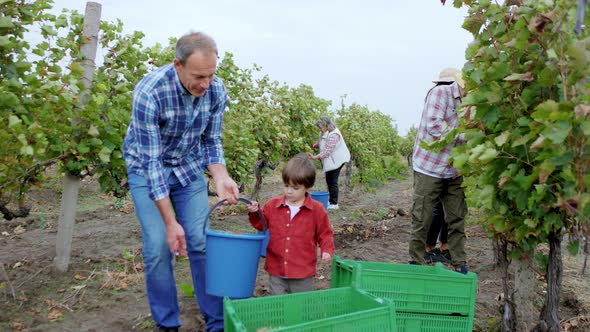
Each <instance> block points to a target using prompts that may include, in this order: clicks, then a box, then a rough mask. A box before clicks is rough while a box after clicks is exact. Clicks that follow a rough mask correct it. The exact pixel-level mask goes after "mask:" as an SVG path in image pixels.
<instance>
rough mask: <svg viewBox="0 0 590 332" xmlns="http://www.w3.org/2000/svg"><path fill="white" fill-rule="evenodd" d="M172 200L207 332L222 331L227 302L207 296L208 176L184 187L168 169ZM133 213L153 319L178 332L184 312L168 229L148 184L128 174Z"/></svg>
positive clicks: (141, 178)
mask: <svg viewBox="0 0 590 332" xmlns="http://www.w3.org/2000/svg"><path fill="white" fill-rule="evenodd" d="M165 175H166V178H167V179H168V185H169V187H170V200H171V201H172V205H173V207H174V211H175V212H176V219H177V220H178V223H180V225H181V226H182V228H183V229H184V232H185V234H186V235H185V236H186V242H187V251H188V256H189V262H190V267H191V273H192V278H193V285H194V289H195V295H196V297H197V303H198V305H199V308H200V311H201V313H202V314H203V317H204V319H205V323H206V326H205V328H206V329H207V331H210V332H213V331H223V299H222V298H221V297H216V296H210V295H207V294H206V292H205V273H206V271H205V263H206V258H205V235H204V233H203V225H204V223H205V222H207V221H208V212H209V206H208V194H207V184H206V181H205V177H204V175H202V176H201V177H200V178H199V179H198V180H196V181H194V182H192V183H191V184H189V185H187V186H186V187H182V185H181V184H180V183H179V182H178V179H177V178H176V176H175V175H174V174H173V173H172V172H171V170H170V169H166V174H165ZM128 177H129V188H130V190H131V195H132V197H133V203H134V204H135V212H136V214H137V218H138V219H139V222H140V224H141V231H142V239H143V261H144V270H145V282H146V289H147V295H148V301H149V304H150V308H151V312H152V318H153V319H154V321H155V322H156V324H158V325H159V326H163V327H175V326H180V325H181V322H180V318H179V316H180V310H179V308H178V298H177V294H176V282H175V280H174V271H173V266H172V254H171V253H170V248H169V247H168V244H167V243H166V227H165V226H164V221H163V220H162V216H161V215H160V211H159V210H158V207H157V206H156V204H155V203H154V201H153V200H152V199H150V197H149V186H148V183H147V180H146V179H145V178H144V177H143V176H140V175H137V174H128Z"/></svg>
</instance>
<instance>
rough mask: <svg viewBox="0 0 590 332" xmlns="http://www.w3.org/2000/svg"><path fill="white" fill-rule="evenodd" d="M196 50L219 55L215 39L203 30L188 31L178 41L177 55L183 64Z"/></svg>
mask: <svg viewBox="0 0 590 332" xmlns="http://www.w3.org/2000/svg"><path fill="white" fill-rule="evenodd" d="M195 51H200V52H202V53H203V54H205V55H209V54H211V53H215V55H216V56H218V55H219V54H218V53H217V44H216V43H215V40H213V38H211V37H210V36H209V35H207V34H205V33H203V32H191V33H188V34H186V35H184V36H182V37H180V39H179V40H178V41H177V42H176V54H175V57H176V58H177V59H178V60H179V61H180V64H182V65H183V66H184V65H185V63H186V60H187V59H188V57H189V56H191V54H193V53H194V52H195Z"/></svg>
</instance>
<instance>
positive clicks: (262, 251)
mask: <svg viewBox="0 0 590 332" xmlns="http://www.w3.org/2000/svg"><path fill="white" fill-rule="evenodd" d="M258 234H264V240H263V241H262V247H261V248H260V256H262V257H266V246H268V240H269V239H270V233H269V231H268V229H267V230H265V231H258Z"/></svg>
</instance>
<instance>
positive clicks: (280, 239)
mask: <svg viewBox="0 0 590 332" xmlns="http://www.w3.org/2000/svg"><path fill="white" fill-rule="evenodd" d="M315 174H316V173H315V168H314V166H313V164H312V163H311V161H309V160H308V159H307V157H306V156H302V157H300V156H296V157H294V158H292V159H291V160H289V161H288V162H287V164H286V165H285V168H284V169H283V173H282V176H283V183H284V188H283V195H281V196H276V197H273V198H271V199H270V200H269V201H268V202H266V204H265V205H264V208H263V209H262V215H263V216H264V220H265V221H266V225H267V227H268V229H269V232H270V239H269V242H268V246H267V247H266V262H265V265H264V269H265V270H266V271H267V272H268V274H269V285H270V293H271V294H273V295H275V294H288V293H297V292H305V291H311V290H313V289H314V287H313V277H314V276H315V274H316V264H317V247H318V246H319V247H320V249H321V257H322V262H325V263H327V262H330V261H331V259H332V256H333V255H334V232H333V230H332V224H331V223H330V218H329V217H328V213H327V212H326V210H325V209H324V206H323V205H322V203H320V202H318V201H316V200H314V199H312V198H311V195H309V194H308V193H307V192H308V190H310V189H311V188H312V187H313V185H314V183H315ZM258 209H259V204H258V202H255V201H252V204H251V205H248V211H249V212H250V213H249V218H250V223H251V224H252V226H254V227H255V228H256V229H258V230H262V223H261V221H260V218H259V217H258V213H256V212H257V211H258Z"/></svg>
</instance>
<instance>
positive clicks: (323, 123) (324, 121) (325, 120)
mask: <svg viewBox="0 0 590 332" xmlns="http://www.w3.org/2000/svg"><path fill="white" fill-rule="evenodd" d="M315 124H316V125H317V126H318V127H325V128H328V131H332V130H334V129H336V124H335V123H334V122H333V121H332V119H330V118H329V117H327V116H322V117H320V118H319V120H318V121H317V122H316V123H315Z"/></svg>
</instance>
